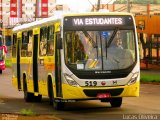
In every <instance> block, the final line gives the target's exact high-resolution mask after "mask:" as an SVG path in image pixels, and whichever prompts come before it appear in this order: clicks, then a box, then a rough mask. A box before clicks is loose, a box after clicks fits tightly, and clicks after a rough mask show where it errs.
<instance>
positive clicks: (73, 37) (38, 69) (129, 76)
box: [12, 12, 140, 110]
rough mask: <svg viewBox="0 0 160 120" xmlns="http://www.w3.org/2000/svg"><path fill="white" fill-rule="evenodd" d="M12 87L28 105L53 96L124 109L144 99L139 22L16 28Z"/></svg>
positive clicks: (81, 17) (103, 16) (57, 20)
mask: <svg viewBox="0 0 160 120" xmlns="http://www.w3.org/2000/svg"><path fill="white" fill-rule="evenodd" d="M12 67H13V68H12V69H13V76H12V82H13V85H14V86H15V87H16V88H17V89H18V90H22V91H24V99H25V101H27V102H31V101H40V100H41V99H42V96H48V97H49V100H50V103H51V104H53V106H54V108H55V109H57V110H61V109H64V107H65V104H67V102H73V101H75V102H76V101H78V100H100V101H101V102H110V104H111V107H120V106H121V104H122V98H123V97H129V96H139V85H140V82H139V81H140V80H139V79H140V67H139V53H138V40H137V32H136V26H135V20H134V17H133V16H132V14H130V13H112V12H106V13H104V12H90V13H65V14H57V15H56V14H55V16H53V17H50V18H45V19H43V20H39V21H35V22H32V23H28V24H24V25H21V26H17V27H15V28H14V29H13V36H12Z"/></svg>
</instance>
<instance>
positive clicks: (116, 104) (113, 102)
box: [110, 97, 122, 107]
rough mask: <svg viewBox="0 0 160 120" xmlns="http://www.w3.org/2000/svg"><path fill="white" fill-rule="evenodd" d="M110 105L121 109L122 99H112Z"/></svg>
mask: <svg viewBox="0 0 160 120" xmlns="http://www.w3.org/2000/svg"><path fill="white" fill-rule="evenodd" d="M110 104H111V107H121V105H122V97H119V98H111V100H110Z"/></svg>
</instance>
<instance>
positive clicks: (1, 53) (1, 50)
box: [0, 49, 3, 60]
mask: <svg viewBox="0 0 160 120" xmlns="http://www.w3.org/2000/svg"><path fill="white" fill-rule="evenodd" d="M0 60H3V49H0Z"/></svg>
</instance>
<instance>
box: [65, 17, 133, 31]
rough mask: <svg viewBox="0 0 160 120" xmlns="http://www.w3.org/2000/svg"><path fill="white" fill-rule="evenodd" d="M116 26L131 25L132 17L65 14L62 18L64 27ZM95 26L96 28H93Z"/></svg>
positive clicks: (67, 28)
mask: <svg viewBox="0 0 160 120" xmlns="http://www.w3.org/2000/svg"><path fill="white" fill-rule="evenodd" d="M105 26H106V27H107V26H108V27H114V26H115V27H116V26H123V27H125V26H132V27H133V19H132V17H131V16H121V15H119V16H115V15H110V16H109V15H108V16H107V15H106V16H104V15H103V16H98V15H97V16H67V17H65V18H64V29H66V30H72V29H81V28H82V27H83V28H85V29H96V28H100V27H101V28H102V27H105ZM93 27H96V28H93Z"/></svg>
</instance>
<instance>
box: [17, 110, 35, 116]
mask: <svg viewBox="0 0 160 120" xmlns="http://www.w3.org/2000/svg"><path fill="white" fill-rule="evenodd" d="M20 114H21V115H24V116H35V115H36V114H35V112H33V111H32V110H31V109H22V110H21V111H20Z"/></svg>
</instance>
